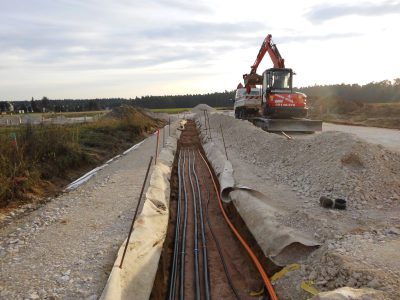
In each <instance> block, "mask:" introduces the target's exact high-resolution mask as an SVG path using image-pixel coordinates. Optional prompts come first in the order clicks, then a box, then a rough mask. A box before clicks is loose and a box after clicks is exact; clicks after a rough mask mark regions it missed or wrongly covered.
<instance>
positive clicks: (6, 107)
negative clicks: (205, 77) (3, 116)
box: [0, 102, 14, 113]
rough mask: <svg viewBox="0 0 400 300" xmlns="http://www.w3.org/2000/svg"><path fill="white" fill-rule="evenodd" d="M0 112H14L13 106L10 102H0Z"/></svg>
mask: <svg viewBox="0 0 400 300" xmlns="http://www.w3.org/2000/svg"><path fill="white" fill-rule="evenodd" d="M0 112H2V113H8V112H14V105H12V103H11V102H0Z"/></svg>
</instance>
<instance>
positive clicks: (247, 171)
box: [199, 114, 400, 299]
mask: <svg viewBox="0 0 400 300" xmlns="http://www.w3.org/2000/svg"><path fill="white" fill-rule="evenodd" d="M201 121H202V119H201V118H200V119H199V123H200V122H201ZM210 123H211V128H213V129H212V137H213V142H214V143H215V144H216V147H218V148H219V149H220V151H222V153H223V152H224V150H223V144H222V137H221V132H220V130H219V126H220V124H221V125H222V128H223V132H224V137H225V143H226V146H227V152H228V155H229V160H230V161H231V162H232V165H233V167H234V177H235V180H238V182H237V183H238V184H242V185H246V186H250V187H252V188H254V189H256V190H258V191H260V192H262V193H264V194H265V195H268V198H269V200H270V201H271V203H270V204H271V205H272V206H274V207H275V208H278V210H277V213H276V214H275V217H276V220H277V221H278V222H279V223H280V224H282V225H284V226H288V227H291V228H295V229H301V230H302V231H304V232H306V233H308V234H311V235H312V236H313V237H314V238H315V239H316V240H318V241H319V242H320V243H321V244H322V246H321V247H320V248H319V249H318V250H316V251H315V252H313V254H312V255H310V256H309V257H308V258H307V259H305V260H303V261H299V263H300V264H301V268H300V269H299V270H296V271H292V272H289V273H288V274H287V275H285V276H284V278H282V279H280V280H279V281H278V282H277V283H275V287H276V289H277V292H278V294H279V296H280V299H309V298H310V294H308V293H307V292H305V291H304V290H303V289H301V288H300V283H301V282H304V281H309V280H312V281H313V282H314V284H315V287H316V288H317V289H318V290H320V291H328V290H332V289H335V288H338V287H342V286H348V287H354V288H359V287H362V288H373V289H377V290H379V291H382V292H383V293H385V295H386V296H385V297H386V298H385V299H400V288H399V286H400V272H399V271H398V270H400V264H399V263H398V262H399V261H400V252H399V251H398V249H400V154H399V153H398V152H392V151H390V150H388V149H386V148H384V147H382V146H379V145H375V144H370V143H368V142H366V141H364V140H361V139H359V138H357V137H356V136H354V135H352V134H348V133H343V132H323V133H320V134H313V135H299V136H294V139H293V140H288V139H286V138H285V137H283V136H280V135H277V134H273V133H268V132H265V131H263V130H261V129H260V128H257V127H255V126H254V125H253V124H251V123H249V122H247V121H243V120H237V119H234V118H233V117H230V116H226V115H223V114H212V115H210ZM202 127H204V124H202ZM203 129H204V128H203ZM217 129H218V130H217ZM204 134H205V131H204ZM322 195H325V196H328V197H330V198H333V199H336V198H343V199H346V200H347V209H346V210H336V209H327V208H323V207H321V206H320V204H319V198H320V196H322ZM371 299H376V298H371Z"/></svg>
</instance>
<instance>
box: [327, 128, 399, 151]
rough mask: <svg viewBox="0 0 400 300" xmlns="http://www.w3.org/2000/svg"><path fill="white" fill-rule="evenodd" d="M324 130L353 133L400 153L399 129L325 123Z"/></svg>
mask: <svg viewBox="0 0 400 300" xmlns="http://www.w3.org/2000/svg"><path fill="white" fill-rule="evenodd" d="M322 130H323V131H342V132H348V133H352V134H355V135H357V136H358V137H360V138H362V139H364V140H366V141H368V142H370V143H374V144H379V145H382V146H385V147H387V148H389V149H390V150H395V151H400V130H398V129H387V128H377V127H363V126H350V125H338V124H331V123H324V124H323V125H322Z"/></svg>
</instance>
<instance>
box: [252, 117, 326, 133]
mask: <svg viewBox="0 0 400 300" xmlns="http://www.w3.org/2000/svg"><path fill="white" fill-rule="evenodd" d="M253 123H254V124H255V125H257V126H259V127H261V128H262V129H264V130H266V131H287V132H295V131H297V132H315V131H322V121H321V120H309V119H264V118H254V119H253Z"/></svg>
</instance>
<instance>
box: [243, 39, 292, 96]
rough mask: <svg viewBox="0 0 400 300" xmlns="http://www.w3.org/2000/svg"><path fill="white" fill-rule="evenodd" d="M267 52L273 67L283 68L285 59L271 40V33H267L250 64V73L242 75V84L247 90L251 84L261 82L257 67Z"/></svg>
mask: <svg viewBox="0 0 400 300" xmlns="http://www.w3.org/2000/svg"><path fill="white" fill-rule="evenodd" d="M267 52H268V54H269V56H270V58H271V60H272V63H273V65H274V68H280V69H282V68H285V60H284V59H283V58H282V56H281V54H280V53H279V51H278V48H277V47H276V45H275V44H274V43H273V42H272V35H270V34H268V35H267V37H266V38H265V39H264V41H263V43H262V45H261V48H260V50H259V51H258V55H257V58H256V60H255V61H254V63H253V65H252V66H251V70H250V74H244V75H243V79H244V84H245V86H246V88H247V89H248V90H249V89H250V87H251V86H255V85H260V84H262V76H261V75H258V74H257V69H258V66H259V65H260V63H261V61H262V60H263V58H264V56H265V54H266V53H267Z"/></svg>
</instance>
